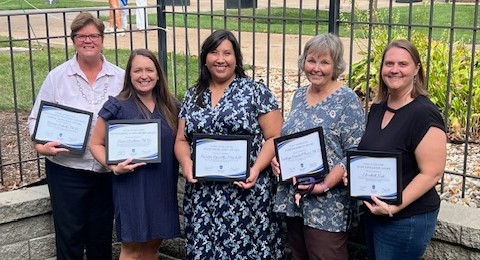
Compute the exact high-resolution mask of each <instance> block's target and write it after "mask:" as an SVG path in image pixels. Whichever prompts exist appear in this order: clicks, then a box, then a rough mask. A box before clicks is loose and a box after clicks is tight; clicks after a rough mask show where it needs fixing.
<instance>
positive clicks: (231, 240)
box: [180, 78, 283, 259]
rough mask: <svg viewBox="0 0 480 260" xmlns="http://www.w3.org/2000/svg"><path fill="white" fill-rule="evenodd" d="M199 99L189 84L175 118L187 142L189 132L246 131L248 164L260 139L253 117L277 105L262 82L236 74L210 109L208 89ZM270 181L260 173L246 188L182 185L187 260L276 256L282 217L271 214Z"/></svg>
mask: <svg viewBox="0 0 480 260" xmlns="http://www.w3.org/2000/svg"><path fill="white" fill-rule="evenodd" d="M203 100H204V103H205V106H204V107H200V106H198V105H197V104H196V96H195V89H194V88H190V89H189V90H188V91H187V93H186V96H185V99H184V102H183V105H182V108H181V111H180V118H182V119H184V120H185V136H186V138H187V140H189V141H190V142H191V140H192V135H193V134H194V133H201V134H220V135H251V136H252V137H253V141H252V147H251V154H250V158H251V162H250V164H251V165H253V163H254V162H255V160H256V158H257V156H258V154H259V152H260V149H261V146H262V142H263V133H262V130H261V128H260V124H259V122H258V117H259V116H260V115H261V114H265V113H268V112H270V111H273V110H277V109H279V106H278V103H277V101H276V99H275V97H274V96H273V94H272V93H271V92H270V90H269V89H268V88H267V87H266V86H265V85H263V84H262V83H259V82H255V81H252V80H250V79H247V78H236V79H234V81H233V82H232V83H231V84H230V86H228V87H227V89H226V90H225V92H224V94H223V96H222V98H221V99H220V100H219V102H218V103H217V105H216V106H215V107H214V108H212V106H211V92H210V91H209V90H208V89H207V90H206V91H205V92H204V94H203ZM190 144H191V143H190ZM274 180H275V178H274V177H273V176H272V174H271V173H270V172H269V171H268V172H267V171H264V172H262V173H260V176H259V177H258V179H257V182H256V184H255V186H254V187H253V188H251V189H246V190H243V189H241V188H240V187H238V186H236V185H234V184H232V183H224V182H199V183H196V184H189V183H187V184H186V187H185V198H184V204H183V206H184V216H185V235H186V259H281V258H282V255H283V242H282V238H281V235H280V230H281V229H280V227H281V219H280V218H279V217H278V216H277V215H276V214H275V213H274V212H273V195H274V192H275V188H274V184H275V183H274Z"/></svg>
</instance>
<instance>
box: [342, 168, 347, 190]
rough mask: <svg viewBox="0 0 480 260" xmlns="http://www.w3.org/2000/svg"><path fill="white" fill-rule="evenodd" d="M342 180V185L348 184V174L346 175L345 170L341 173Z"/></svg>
mask: <svg viewBox="0 0 480 260" xmlns="http://www.w3.org/2000/svg"><path fill="white" fill-rule="evenodd" d="M342 181H343V185H345V186H348V175H347V171H345V172H344V173H343V177H342Z"/></svg>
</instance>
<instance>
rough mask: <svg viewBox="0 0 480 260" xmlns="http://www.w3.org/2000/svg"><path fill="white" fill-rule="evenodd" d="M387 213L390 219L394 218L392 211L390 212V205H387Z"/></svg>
mask: <svg viewBox="0 0 480 260" xmlns="http://www.w3.org/2000/svg"><path fill="white" fill-rule="evenodd" d="M387 212H388V216H389V217H391V218H392V217H393V214H392V211H390V204H387Z"/></svg>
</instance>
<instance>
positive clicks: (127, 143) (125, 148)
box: [105, 119, 162, 164]
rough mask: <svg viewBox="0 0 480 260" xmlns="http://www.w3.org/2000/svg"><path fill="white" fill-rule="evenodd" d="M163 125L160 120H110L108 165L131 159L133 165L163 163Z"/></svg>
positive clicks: (107, 147) (107, 123)
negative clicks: (138, 163)
mask: <svg viewBox="0 0 480 260" xmlns="http://www.w3.org/2000/svg"><path fill="white" fill-rule="evenodd" d="M161 124H162V121H161V120H160V119H130V120H108V121H107V122H106V129H105V153H106V155H105V156H106V163H107V164H118V163H120V162H123V161H125V160H126V159H129V158H132V159H133V160H132V163H137V162H145V163H161V162H162V151H161V129H162V127H161ZM114 142H115V143H114ZM149 146H153V147H149Z"/></svg>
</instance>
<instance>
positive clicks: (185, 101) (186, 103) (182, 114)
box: [178, 88, 194, 119]
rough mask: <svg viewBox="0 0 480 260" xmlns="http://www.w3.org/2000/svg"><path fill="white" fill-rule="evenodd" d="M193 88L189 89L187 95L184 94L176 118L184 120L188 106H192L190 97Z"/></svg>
mask: <svg viewBox="0 0 480 260" xmlns="http://www.w3.org/2000/svg"><path fill="white" fill-rule="evenodd" d="M193 91H194V88H189V89H188V90H187V93H186V94H185V98H184V99H183V102H182V106H181V107H180V112H179V113H178V117H179V118H182V119H185V117H186V116H187V111H188V106H189V105H191V104H193V103H192V102H193V101H192V97H193Z"/></svg>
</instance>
